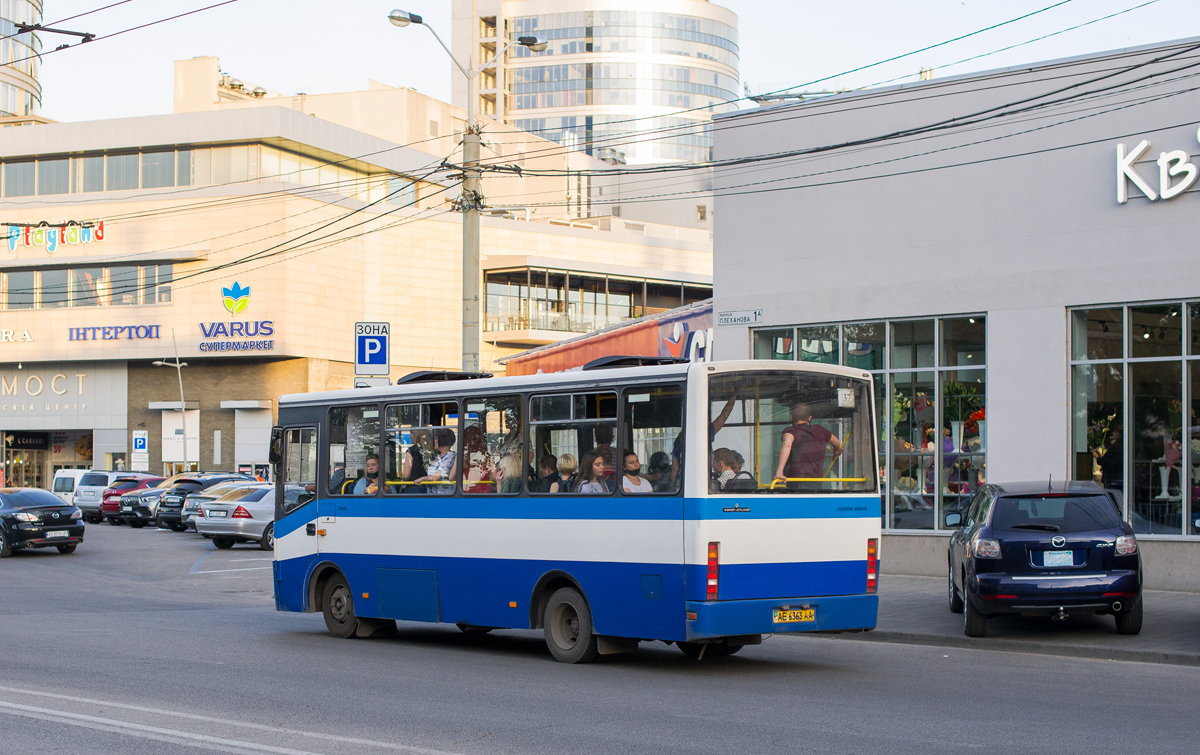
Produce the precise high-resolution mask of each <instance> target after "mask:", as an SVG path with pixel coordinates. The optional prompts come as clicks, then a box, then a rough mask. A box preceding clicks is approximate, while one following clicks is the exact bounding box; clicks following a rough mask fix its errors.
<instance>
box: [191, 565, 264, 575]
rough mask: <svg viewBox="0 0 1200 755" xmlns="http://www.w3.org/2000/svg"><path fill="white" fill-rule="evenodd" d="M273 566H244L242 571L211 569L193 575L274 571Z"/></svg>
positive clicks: (195, 572)
mask: <svg viewBox="0 0 1200 755" xmlns="http://www.w3.org/2000/svg"><path fill="white" fill-rule="evenodd" d="M274 568H275V567H273V566H243V567H242V568H240V569H209V570H208V571H194V572H192V574H221V573H223V572H227V571H260V570H262V569H274Z"/></svg>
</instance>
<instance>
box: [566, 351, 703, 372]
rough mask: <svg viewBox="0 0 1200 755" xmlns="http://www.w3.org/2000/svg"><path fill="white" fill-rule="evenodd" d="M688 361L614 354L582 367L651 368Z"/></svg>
mask: <svg viewBox="0 0 1200 755" xmlns="http://www.w3.org/2000/svg"><path fill="white" fill-rule="evenodd" d="M690 361H691V360H690V359H682V358H680V357H643V356H628V355H624V354H614V355H612V356H607V357H600V358H598V359H593V360H592V361H590V362H588V363H587V364H585V365H584V366H583V369H585V370H610V369H614V368H616V367H652V366H655V365H663V364H687V363H688V362H690Z"/></svg>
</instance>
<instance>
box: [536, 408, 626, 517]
mask: <svg viewBox="0 0 1200 755" xmlns="http://www.w3.org/2000/svg"><path fill="white" fill-rule="evenodd" d="M529 418H530V419H529V432H530V435H531V436H532V443H531V444H530V447H529V456H528V464H529V466H530V467H533V468H534V469H536V470H538V471H537V475H538V481H537V482H536V483H534V484H533V485H531V486H530V492H533V493H554V492H557V493H575V492H589V493H599V494H603V493H604V491H607V492H612V491H613V490H614V489H615V487H616V484H617V475H618V474H619V472H618V471H617V466H619V462H618V460H617V459H616V449H615V448H614V445H613V443H614V441H615V440H616V437H615V436H616V429H617V394H616V393H612V392H599V393H577V394H574V395H565V394H560V395H553V396H534V397H533V398H532V399H531V400H530V410H529ZM589 454H591V455H589ZM596 456H599V457H600V458H601V459H602V460H603V474H602V475H601V477H600V479H599V480H595V479H593V480H591V481H589V480H588V472H589V470H585V469H583V468H582V467H581V466H580V463H581V462H582V461H583V460H584V459H585V457H586V458H588V459H593V458H595V457H596ZM550 463H553V464H554V465H555V466H556V467H557V471H558V479H557V480H556V479H555V478H554V475H552V474H547V472H549V471H550V470H548V469H547V470H543V469H540V467H544V466H546V465H548V464H550ZM547 478H548V479H547ZM555 482H557V483H558V485H557V489H555V486H554V483H555Z"/></svg>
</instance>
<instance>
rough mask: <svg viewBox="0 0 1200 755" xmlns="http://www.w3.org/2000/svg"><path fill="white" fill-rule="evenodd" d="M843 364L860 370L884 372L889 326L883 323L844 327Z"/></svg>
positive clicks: (847, 325)
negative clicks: (884, 356)
mask: <svg viewBox="0 0 1200 755" xmlns="http://www.w3.org/2000/svg"><path fill="white" fill-rule="evenodd" d="M842 334H843V336H844V340H843V343H842V348H843V349H844V352H843V354H842V359H843V361H842V364H844V365H846V366H847V367H857V368H858V369H860V370H882V369H883V368H884V366H885V365H884V360H883V355H884V350H885V349H886V347H887V326H886V325H885V324H884V323H881V322H863V323H847V324H846V325H843V326H842Z"/></svg>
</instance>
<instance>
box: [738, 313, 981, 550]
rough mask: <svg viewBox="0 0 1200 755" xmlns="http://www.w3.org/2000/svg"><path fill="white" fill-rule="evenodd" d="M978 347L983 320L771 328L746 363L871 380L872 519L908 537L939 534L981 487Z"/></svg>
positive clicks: (977, 317)
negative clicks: (825, 369)
mask: <svg viewBox="0 0 1200 755" xmlns="http://www.w3.org/2000/svg"><path fill="white" fill-rule="evenodd" d="M986 349H987V323H986V318H985V317H984V316H982V315H964V316H954V317H940V318H927V319H918V320H892V321H873V322H846V323H833V324H825V325H821V324H817V325H805V326H801V327H795V328H774V329H771V330H760V331H756V332H755V333H754V334H753V340H752V353H753V356H754V358H755V359H796V360H800V361H806V362H817V363H821V364H839V365H842V366H845V367H854V368H857V369H861V370H865V371H867V372H870V373H871V374H872V375H873V377H874V382H875V388H874V391H875V395H874V402H875V417H876V419H875V422H876V428H875V432H876V433H878V435H879V454H880V456H879V474H880V480H881V482H882V483H883V484H882V485H881V488H882V490H883V493H882V496H883V510H882V511H881V512H880V513H881V515H882V517H883V521H884V526H885V527H888V528H890V529H911V530H938V529H943V525H942V522H943V521H944V519H943V517H944V515H945V514H946V513H949V512H951V511H961V510H962V509H963V508H964V507H965V506H966V505H967V503H969V501H970V499H971V496H972V495H974V493H975V491H977V490H978V489H979V487H980V486H981V485H982V484H983V483H984V481H985V480H986V470H987V351H986ZM760 472H761V470H755V472H754V473H755V476H756V477H758V478H760V479H761V476H760ZM768 472H769V473H770V472H773V470H768Z"/></svg>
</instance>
